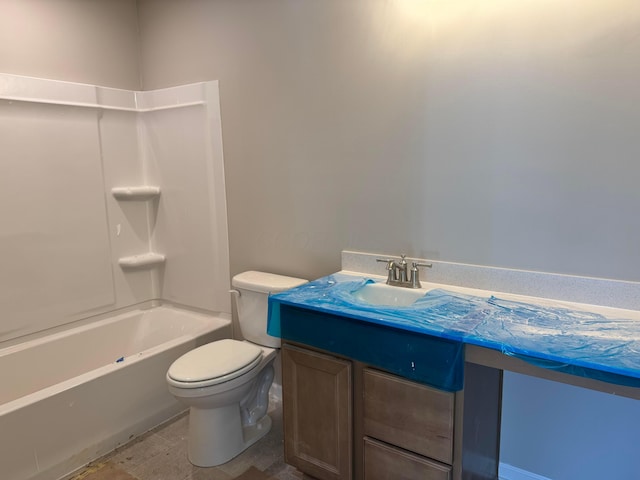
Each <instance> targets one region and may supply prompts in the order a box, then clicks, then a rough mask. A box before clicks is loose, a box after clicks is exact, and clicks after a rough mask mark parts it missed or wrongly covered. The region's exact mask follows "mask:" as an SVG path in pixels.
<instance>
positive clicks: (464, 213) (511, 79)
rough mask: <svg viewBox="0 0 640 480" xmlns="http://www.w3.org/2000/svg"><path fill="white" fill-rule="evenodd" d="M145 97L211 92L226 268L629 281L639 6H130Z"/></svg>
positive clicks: (638, 147) (293, 2) (154, 2)
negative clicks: (373, 266) (135, 12)
mask: <svg viewBox="0 0 640 480" xmlns="http://www.w3.org/2000/svg"><path fill="white" fill-rule="evenodd" d="M139 6H140V7H139V13H140V28H141V38H142V42H141V44H142V46H141V57H142V79H143V86H144V88H145V89H152V88H158V87H163V86H168V85H173V84H180V83H184V82H190V81H194V80H203V79H209V78H216V79H219V80H220V88H221V102H222V118H223V135H224V148H225V165H226V178H227V187H228V200H229V218H230V225H229V226H230V241H231V269H232V272H238V271H240V270H243V269H246V268H264V269H267V270H272V271H276V272H286V273H290V274H297V275H305V276H311V277H316V276H319V275H322V274H326V273H329V272H331V271H334V270H336V269H337V268H338V267H339V255H338V252H339V251H340V250H342V249H348V248H351V249H359V250H366V251H375V252H383V253H389V254H394V253H401V252H405V253H408V254H411V255H414V256H427V257H431V258H438V259H443V260H449V261H460V262H468V263H477V264H483V265H494V266H504V267H512V268H522V269H533V270H542V271H548V272H560V273H569V274H580V275H589V276H601V277H610V278H620V279H628V280H640V255H638V254H637V243H638V242H637V239H638V237H639V236H640V216H638V215H637V214H636V212H637V208H638V205H639V204H640V193H639V190H638V189H637V188H636V183H637V179H638V178H640V161H638V158H640V138H639V136H638V135H637V126H638V124H639V122H640V110H639V109H638V108H636V106H637V105H638V103H639V102H640V89H638V88H637V87H636V85H637V84H638V82H639V81H640V62H638V61H637V59H638V58H639V57H640V37H638V36H637V35H636V32H637V30H638V28H639V27H640V4H638V3H637V2H635V1H629V0H612V1H608V2H602V1H600V0H587V1H583V0H581V1H578V0H560V1H551V0H546V1H539V0H536V1H533V0H529V1H518V2H511V1H506V0H502V1H499V0H496V1H492V2H480V1H472V0H465V1H462V0H457V1H453V2H445V1H435V0H434V1H424V2H413V1H403V0H397V1H384V0H359V1H357V0H352V1H348V2H344V1H339V0H325V1H322V2H318V1H311V0H289V1H285V0H269V1H264V0H259V1H258V0H256V1H249V0H243V1H237V0H220V1H196V0H192V1H183V2H172V1H162V0H141V1H140V2H139Z"/></svg>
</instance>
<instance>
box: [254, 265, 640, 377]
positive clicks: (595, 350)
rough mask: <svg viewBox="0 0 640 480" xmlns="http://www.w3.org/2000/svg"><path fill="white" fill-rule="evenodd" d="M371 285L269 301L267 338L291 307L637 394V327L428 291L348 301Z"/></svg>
mask: <svg viewBox="0 0 640 480" xmlns="http://www.w3.org/2000/svg"><path fill="white" fill-rule="evenodd" d="M370 282H373V280H370V279H363V278H361V277H355V276H350V275H344V274H335V275H330V276H328V277H324V278H321V279H318V280H315V281H313V282H310V283H308V284H305V285H302V286H300V287H297V288H294V289H292V290H289V291H287V292H283V293H279V294H276V295H272V296H271V297H270V299H269V323H268V329H267V331H268V332H269V334H271V335H274V336H278V337H280V336H282V330H281V321H280V305H281V304H282V305H290V306H296V307H300V308H305V309H310V310H314V311H317V312H323V313H327V314H332V315H337V316H342V317H347V318H349V319H352V320H359V321H362V322H367V323H370V324H376V325H380V326H385V327H390V328H395V329H401V330H404V331H408V332H414V333H418V334H424V335H430V336H433V337H437V338H441V339H444V340H449V341H453V342H460V343H463V344H472V345H479V346H482V347H486V348H490V349H494V350H498V351H500V352H502V353H504V354H506V355H512V356H515V357H519V358H522V359H523V360H525V361H527V362H530V363H532V364H535V365H536V366H539V367H543V368H548V369H553V370H557V371H562V372H565V373H570V374H573V375H578V376H582V377H587V378H594V379H597V380H603V381H607V382H611V383H617V384H622V385H628V386H633V387H640V322H638V321H637V320H632V319H611V318H606V317H604V316H603V315H600V314H597V313H588V312H582V311H576V310H570V309H567V308H561V307H545V306H537V305H533V304H527V303H521V302H514V301H509V300H504V299H500V298H497V297H495V296H491V297H477V296H471V295H463V294H459V293H455V292H451V291H447V290H443V289H437V290H431V291H429V292H428V293H427V294H426V295H425V296H424V297H422V298H420V299H419V300H418V301H416V302H415V303H414V304H412V305H410V306H407V307H386V306H380V305H370V304H368V303H364V302H360V301H358V299H357V298H356V297H354V296H353V293H354V292H355V291H357V290H358V289H360V288H361V287H362V286H363V285H365V284H366V283H370ZM362 341H363V342H366V339H365V338H363V339H362ZM337 353H341V352H337Z"/></svg>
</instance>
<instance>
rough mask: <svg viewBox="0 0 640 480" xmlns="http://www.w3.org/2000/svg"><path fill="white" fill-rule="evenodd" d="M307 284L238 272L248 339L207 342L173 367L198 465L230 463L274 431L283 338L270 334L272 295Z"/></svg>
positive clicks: (173, 387) (173, 388)
mask: <svg viewBox="0 0 640 480" xmlns="http://www.w3.org/2000/svg"><path fill="white" fill-rule="evenodd" d="M303 283H306V280H302V279H299V278H293V277H283V276H280V275H274V274H269V273H264V272H254V271H251V272H244V273H241V274H239V275H236V276H235V277H234V278H233V280H232V284H233V286H234V287H236V288H237V290H236V291H235V293H236V295H237V296H238V298H237V307H238V321H239V324H240V328H241V330H242V333H243V336H244V337H245V340H244V341H240V340H232V339H225V340H218V341H216V342H212V343H209V344H207V345H203V346H201V347H198V348H196V349H194V350H192V351H190V352H187V353H186V354H184V355H183V356H181V357H180V358H178V359H177V360H176V361H175V362H173V364H172V365H171V366H170V367H169V370H168V371H167V375H166V378H167V386H168V389H169V392H170V393H171V394H172V395H174V396H175V397H176V398H177V399H178V400H180V401H181V402H182V403H184V404H185V405H187V406H188V407H189V438H188V456H189V461H190V462H191V463H193V464H194V465H197V466H200V467H212V466H216V465H221V464H223V463H226V462H228V461H229V460H231V459H232V458H234V457H235V456H237V455H238V454H240V453H242V452H243V451H244V450H245V449H247V448H248V447H249V446H251V445H253V444H254V443H255V442H257V441H258V440H259V439H260V438H262V437H263V436H264V435H266V434H267V433H268V432H269V430H270V428H271V419H270V418H269V416H268V415H267V410H268V406H269V388H270V387H271V384H272V382H273V378H274V368H273V362H274V359H275V358H276V355H277V352H278V350H277V349H278V347H279V346H280V340H279V339H277V338H275V337H271V336H269V335H267V333H266V325H267V298H268V295H269V293H271V292H278V291H283V290H287V289H289V288H293V287H295V286H298V285H301V284H303Z"/></svg>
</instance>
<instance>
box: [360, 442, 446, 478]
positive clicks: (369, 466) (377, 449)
mask: <svg viewBox="0 0 640 480" xmlns="http://www.w3.org/2000/svg"><path fill="white" fill-rule="evenodd" d="M364 480H451V467H450V466H448V465H443V464H441V463H437V462H434V461H431V460H428V459H426V458H423V457H419V456H418V455H413V454H411V453H409V452H406V451H404V450H400V449H397V448H393V447H391V446H389V445H385V444H383V443H380V442H377V441H375V440H373V439H370V438H366V437H365V439H364Z"/></svg>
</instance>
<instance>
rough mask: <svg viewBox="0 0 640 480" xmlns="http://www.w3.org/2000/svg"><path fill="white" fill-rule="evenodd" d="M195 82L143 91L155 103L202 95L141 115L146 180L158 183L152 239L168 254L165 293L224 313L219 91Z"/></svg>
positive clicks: (225, 259)
mask: <svg viewBox="0 0 640 480" xmlns="http://www.w3.org/2000/svg"><path fill="white" fill-rule="evenodd" d="M193 87H194V86H186V87H181V88H184V90H185V91H184V92H180V91H179V90H178V89H173V88H171V89H164V90H159V91H156V92H145V94H147V93H149V96H150V97H151V98H153V99H154V101H155V102H156V103H157V102H167V101H170V98H172V94H173V96H174V97H176V98H177V99H179V100H181V101H182V102H184V104H187V105H188V104H189V103H194V102H193V100H194V97H199V98H204V99H205V102H204V104H192V105H191V106H186V107H182V108H179V109H165V110H157V111H150V112H146V113H144V114H143V115H144V122H142V123H141V126H142V128H143V132H142V134H141V138H142V141H141V146H142V148H143V149H144V152H143V158H144V159H145V160H144V161H145V164H146V165H147V168H148V172H149V176H150V181H151V183H153V184H157V185H162V195H161V199H160V202H159V204H158V214H157V218H156V220H155V224H154V228H153V229H152V239H151V243H152V245H153V248H154V249H155V250H156V251H158V252H170V256H169V257H168V258H167V263H166V265H165V267H164V271H163V275H162V276H161V278H160V285H159V287H160V296H161V297H162V298H163V299H166V300H169V301H172V302H176V303H181V304H187V305H192V306H197V307H199V308H204V309H207V310H213V311H225V312H226V311H230V310H231V305H230V298H229V293H228V290H229V281H228V279H229V260H228V258H229V253H228V252H229V247H228V236H227V230H226V225H227V215H226V211H227V210H226V195H225V189H224V169H223V161H222V140H221V128H220V117H219V113H218V112H219V110H218V109H219V106H218V90H217V84H216V83H214V82H209V83H207V84H199V85H197V88H198V89H197V90H195V89H194V88H193ZM165 97H168V98H165ZM176 101H178V100H176ZM221 225H224V226H225V228H221V227H220V226H221Z"/></svg>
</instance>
